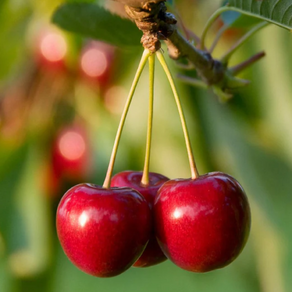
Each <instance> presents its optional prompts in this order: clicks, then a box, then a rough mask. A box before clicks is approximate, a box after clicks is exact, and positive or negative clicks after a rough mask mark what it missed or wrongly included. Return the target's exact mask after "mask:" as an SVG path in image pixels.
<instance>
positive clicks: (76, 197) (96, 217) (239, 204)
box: [56, 50, 251, 277]
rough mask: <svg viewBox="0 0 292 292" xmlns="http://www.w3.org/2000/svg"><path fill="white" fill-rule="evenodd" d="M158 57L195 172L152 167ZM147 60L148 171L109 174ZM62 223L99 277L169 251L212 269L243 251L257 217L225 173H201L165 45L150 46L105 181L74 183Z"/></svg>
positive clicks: (67, 239)
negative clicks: (173, 174)
mask: <svg viewBox="0 0 292 292" xmlns="http://www.w3.org/2000/svg"><path fill="white" fill-rule="evenodd" d="M156 56H157V58H158V60H159V61H160V63H161V65H162V67H163V68H164V70H165V73H166V75H167V76H168V78H169V83H170V85H171V87H172V89H173V93H174V96H175V98H176V101H177V106H178V109H179V113H180V116H181V121H182V126H183V132H184V134H185V138H186V144H187V151H188V154H189V160H190V165H191V172H192V177H191V178H189V179H172V180H170V179H168V178H167V177H165V176H163V175H161V174H158V173H153V172H149V157H150V144H151V143H150V142H151V127H152V113H153V108H152V105H153V84H154V82H153V80H154V62H155V57H156ZM147 60H148V61H149V73H150V74H149V76H150V85H149V88H150V98H149V100H150V106H149V119H148V135H147V143H146V155H145V165H144V170H143V172H137V171H124V172H121V173H118V174H116V175H115V176H113V177H111V176H112V170H113V164H114V160H115V155H116V152H117V147H118V144H119V139H120V135H121V130H122V127H123V124H124V121H125V117H126V113H127V110H128V108H129V104H130V101H131V98H132V95H133V93H134V90H135V87H136V84H137V82H138V79H139V75H140V74H141V72H142V71H143V68H144V65H145V63H146V61H147ZM56 222H57V233H58V237H59V240H60V243H61V245H62V247H63V249H64V252H65V253H66V255H67V256H68V258H69V259H70V260H71V261H72V262H73V263H74V264H75V265H76V266H77V267H79V268H80V269H81V270H83V271H85V272H87V273H89V274H91V275H94V276H98V277H111V276H115V275H118V274H120V273H122V272H124V271H125V270H127V269H128V268H130V267H131V266H135V267H148V266H152V265H156V264H158V263H161V262H163V261H165V260H166V259H167V258H168V259H170V260H171V261H172V262H173V263H175V264H176V265H177V266H179V267H181V268H183V269H185V270H188V271H192V272H207V271H211V270H214V269H217V268H222V267H224V266H226V265H228V264H229V263H231V262H232V261H233V260H234V259H235V258H236V257H237V256H238V255H239V254H240V252H241V251H242V249H243V247H244V246H245V243H246V241H247V238H248V235H249V230H250V222H251V215H250V208H249V204H248V200H247V197H246V195H245V193H244V190H243V188H242V187H241V185H240V184H239V183H238V182H237V181H236V180H235V179H234V178H233V177H231V176H229V175H227V174H224V173H221V172H212V173H208V174H205V175H199V173H198V171H197V168H196V165H195V162H194V159H193V155H192V151H191V147H190V142H189V137H188V134H187V129H186V125H185V119H184V116H183V113H182V110H181V105H180V102H179V99H178V95H177V92H176V89H175V86H174V82H173V79H172V76H171V74H170V71H169V69H168V67H167V65H166V63H165V60H164V57H163V55H162V53H161V52H156V53H155V54H151V53H150V52H149V51H147V50H145V51H144V54H143V56H142V59H141V62H140V65H139V67H138V70H137V73H136V75H135V78H134V82H133V85H132V88H131V90H130V94H129V97H128V101H127V102H126V107H125V110H124V113H123V115H122V119H121V122H120V126H119V128H118V133H117V137H116V141H115V143H114V149H113V152H112V157H111V161H110V163H109V168H108V172H107V175H106V179H105V182H104V184H103V186H97V185H94V184H79V185H76V186H74V187H73V188H71V189H70V190H68V191H67V192H66V194H65V195H64V196H63V198H62V199H61V201H60V203H59V206H58V210H57V221H56Z"/></svg>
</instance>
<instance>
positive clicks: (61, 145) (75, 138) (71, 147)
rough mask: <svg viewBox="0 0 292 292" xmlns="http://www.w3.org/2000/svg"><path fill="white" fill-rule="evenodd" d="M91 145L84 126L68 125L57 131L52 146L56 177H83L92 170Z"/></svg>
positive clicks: (74, 178)
mask: <svg viewBox="0 0 292 292" xmlns="http://www.w3.org/2000/svg"><path fill="white" fill-rule="evenodd" d="M90 152H91V151H90V147H89V142H88V138H87V135H86V131H85V130H84V129H83V128H82V127H78V126H67V127H64V128H62V129H60V131H59V132H58V133H57V135H56V139H55V141H54V145H53V147H52V168H53V170H52V171H53V173H54V175H55V176H56V177H59V178H60V177H63V178H66V179H70V180H72V179H73V180H77V179H82V178H84V177H86V176H87V175H88V173H89V172H90V170H91V165H90V154H91V153H90Z"/></svg>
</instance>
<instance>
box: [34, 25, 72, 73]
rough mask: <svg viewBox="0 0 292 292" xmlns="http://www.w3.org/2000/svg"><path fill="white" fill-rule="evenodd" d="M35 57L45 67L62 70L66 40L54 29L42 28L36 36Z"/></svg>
mask: <svg viewBox="0 0 292 292" xmlns="http://www.w3.org/2000/svg"><path fill="white" fill-rule="evenodd" d="M37 44H38V45H37V48H36V57H37V60H38V63H39V64H40V66H41V67H43V68H45V69H54V70H63V69H64V68H65V58H66V55H67V42H66V40H65V38H64V36H63V35H62V34H61V33H60V32H59V31H56V30H54V29H47V30H43V31H42V32H41V34H40V35H39V37H38V40H37Z"/></svg>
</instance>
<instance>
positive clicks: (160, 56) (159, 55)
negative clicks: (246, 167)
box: [156, 51, 199, 179]
mask: <svg viewBox="0 0 292 292" xmlns="http://www.w3.org/2000/svg"><path fill="white" fill-rule="evenodd" d="M156 55H157V58H158V60H159V62H160V64H161V66H162V68H163V70H164V72H165V74H166V76H167V78H168V81H169V84H170V87H171V89H172V92H173V95H174V98H175V102H176V106H177V109H178V113H179V116H180V120H181V124H182V128H183V133H184V137H185V143H186V148H187V153H188V158H189V163H190V168H191V175H192V179H196V178H198V177H199V172H198V169H197V166H196V163H195V159H194V155H193V151H192V147H191V142H190V138H189V134H188V129H187V125H186V120H185V116H184V112H183V109H182V106H181V102H180V98H179V96H178V93H177V90H176V86H175V84H174V80H173V77H172V75H171V73H170V70H169V68H168V66H167V64H166V62H165V59H164V56H163V54H162V53H161V52H160V51H157V52H156Z"/></svg>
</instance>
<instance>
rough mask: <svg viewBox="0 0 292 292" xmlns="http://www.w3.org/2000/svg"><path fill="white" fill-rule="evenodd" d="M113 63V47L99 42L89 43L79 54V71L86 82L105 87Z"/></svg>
mask: <svg viewBox="0 0 292 292" xmlns="http://www.w3.org/2000/svg"><path fill="white" fill-rule="evenodd" d="M113 63H114V47H113V46H111V45H109V44H106V43H103V42H100V41H91V42H89V43H88V44H87V45H86V46H85V47H84V49H83V51H82V53H81V58H80V69H81V73H82V75H83V76H84V77H85V78H86V79H87V80H88V81H90V82H93V83H97V84H99V85H100V86H101V87H105V86H106V85H107V84H108V82H109V80H110V78H111V75H112V73H113V72H112V69H113Z"/></svg>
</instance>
